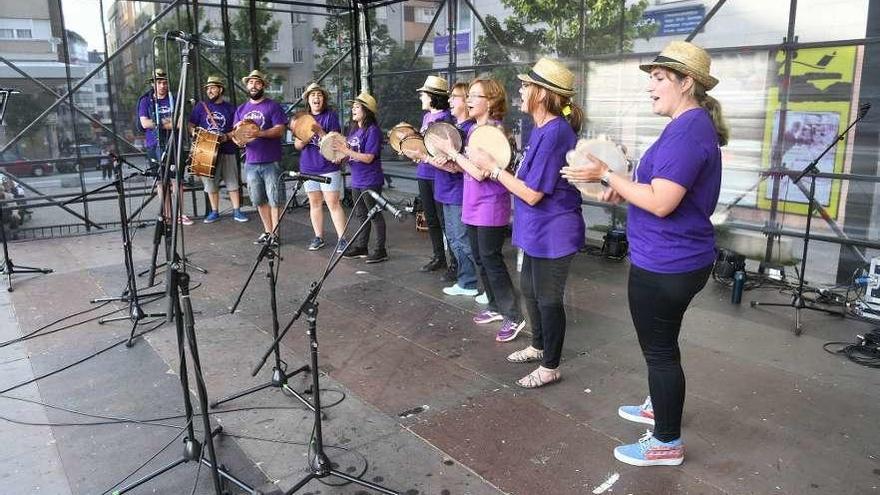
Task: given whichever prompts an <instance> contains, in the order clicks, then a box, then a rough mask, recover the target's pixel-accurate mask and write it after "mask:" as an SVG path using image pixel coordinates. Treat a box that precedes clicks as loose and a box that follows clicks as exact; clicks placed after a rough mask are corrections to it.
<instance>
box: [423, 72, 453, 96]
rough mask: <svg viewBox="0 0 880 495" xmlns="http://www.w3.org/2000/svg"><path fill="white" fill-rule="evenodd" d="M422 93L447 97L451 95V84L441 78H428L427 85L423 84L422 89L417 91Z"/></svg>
mask: <svg viewBox="0 0 880 495" xmlns="http://www.w3.org/2000/svg"><path fill="white" fill-rule="evenodd" d="M422 91H424V92H426V93H433V94H435V95H443V96H447V95H449V83H448V82H446V79H443V78H442V77H440V76H428V78H427V79H425V84H422V87H421V88H419V89H417V90H416V92H417V93H419V92H422Z"/></svg>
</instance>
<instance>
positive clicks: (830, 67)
mask: <svg viewBox="0 0 880 495" xmlns="http://www.w3.org/2000/svg"><path fill="white" fill-rule="evenodd" d="M775 62H776V63H775V67H776V74H777V77H776V78H775V80H774V81H773V85H772V86H771V87H770V88H769V90H768V95H767V112H766V118H765V120H764V145H763V149H762V160H761V163H762V164H764V166H765V167H767V168H769V167H771V166H772V167H781V168H784V169H787V170H793V171H800V170H803V169H804V168H805V167H806V166H807V165H808V164H809V163H810V162H812V161H813V160H815V159H816V158H817V157H818V156H819V155H820V154H821V153H822V151H824V150H825V148H827V147H828V145H830V144H831V143H832V142H834V140H835V139H836V138H837V135H838V133H840V132H841V131H842V130H843V129H845V128H846V126H847V125H849V121H850V110H851V108H850V103H851V99H852V89H853V77H854V74H855V63H856V47H854V46H846V47H831V48H809V49H803V50H797V51H796V52H794V53H793V58H792V64H791V83H790V90H789V101H788V105H787V109H786V114H785V130H784V134H783V138H782V140H781V141H780V140H779V139H778V132H779V119H780V115H781V112H780V106H781V105H780V101H779V95H780V87H781V85H782V79H783V71H784V53H783V52H782V51H781V50H780V51H778V52H777V53H776V60H775ZM846 144H847V140H846V139H844V140H843V141H839V142H838V143H837V144H836V145H835V146H834V147H833V148H831V150H829V151H828V153H827V154H826V155H825V156H824V157H823V158H822V159H821V160H820V161H819V163H818V168H819V170H820V171H821V172H838V173H839V172H843V165H844V151H845V150H846ZM777 145H779V146H780V149H779V150H776V149H775V147H776V146H777ZM773 180H774V178H773V177H769V178H768V179H767V180H766V181H764V182H762V183H761V185H760V187H759V189H758V207H759V208H761V209H765V210H766V209H769V208H770V205H771V202H772V198H773ZM799 186H800V187H799ZM809 187H810V182H809V178H804V179H802V180H801V182H800V183H799V184H794V183H793V182H792V181H791V180H790V179H789V178H788V177H782V178H781V181H780V186H779V196H778V197H779V211H782V212H786V213H796V214H800V215H806V214H807V199H806V194H805V193H806V192H807V191H809ZM840 187H841V181H840V180H839V179H834V180H832V179H816V196H815V200H816V201H817V202H818V204H820V205H822V206H823V207H824V208H825V209H826V210H827V211H828V214H829V215H831V217H832V218H836V217H837V210H838V204H839V201H840Z"/></svg>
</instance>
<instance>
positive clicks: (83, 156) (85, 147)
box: [56, 144, 104, 173]
mask: <svg viewBox="0 0 880 495" xmlns="http://www.w3.org/2000/svg"><path fill="white" fill-rule="evenodd" d="M77 148H79V166H77V162H76V149H72V150H70V151H68V152H67V153H65V157H64V160H61V161H58V162H57V164H56V167H57V168H58V171H59V172H61V173H68V172H76V171H77V170H83V171H85V170H99V169H100V164H101V156H102V155H103V154H104V152H103V151H102V150H101V148H100V147H98V146H97V145H94V144H80V145H77Z"/></svg>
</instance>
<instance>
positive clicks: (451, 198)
mask: <svg viewBox="0 0 880 495" xmlns="http://www.w3.org/2000/svg"><path fill="white" fill-rule="evenodd" d="M473 125H474V121H473V120H465V121H464V122H459V123H458V124H455V127H458V130H459V131H461V132H462V133H463V134H464V135H467V134H468V131H470V129H471V127H473ZM465 175H467V174H465V173H462V172H447V171H445V170H440V169H439V168H436V167H435V168H434V201H437V202H438V203H442V204H445V205H460V204H461V203H462V201H463V195H464V176H465Z"/></svg>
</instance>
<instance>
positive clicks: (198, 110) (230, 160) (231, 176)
mask: <svg viewBox="0 0 880 495" xmlns="http://www.w3.org/2000/svg"><path fill="white" fill-rule="evenodd" d="M224 92H225V86H224V85H223V79H222V78H220V77H219V76H209V77H208V81H207V82H206V83H205V94H207V96H208V100H207V101H200V102H199V103H197V104H195V105H194V106H193V109H192V113H191V114H190V116H189V131H190V134H192V133H193V132H195V130H196V128H197V127H198V128H202V129H204V130H206V131H208V132H211V133H213V134H219V135H220V149H219V152H218V154H217V160H216V162H215V163H216V166H215V167H214V177H202V182H203V183H204V185H205V193H206V194H207V195H208V200H209V201H210V202H211V212H210V213H208V214H207V215H206V216H205V220H204V222H205V223H214V222H216V221H217V220H220V208H219V206H220V180H221V179H222V180H223V181H224V182H225V183H226V190H227V191H229V201H230V202H231V203H232V218H234V219H235V220H236V221H237V222H247V221H248V217H246V216H245V215H244V213H242V212H241V196H240V195H239V191H238V189H239V182H240V181H239V173H238V161H237V160H236V159H235V154H236V153H237V152H238V150H237V147H236V146H235V143H233V142H232V140H231V139H230V138H229V136H228V135H227V133H229V132H230V131H232V121H233V119H234V118H235V107H234V106H233V105H232V103H230V102H228V101H225V100H224V99H223V93H224ZM196 144H198V140H197V141H196V143H194V146H195V145H196Z"/></svg>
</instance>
